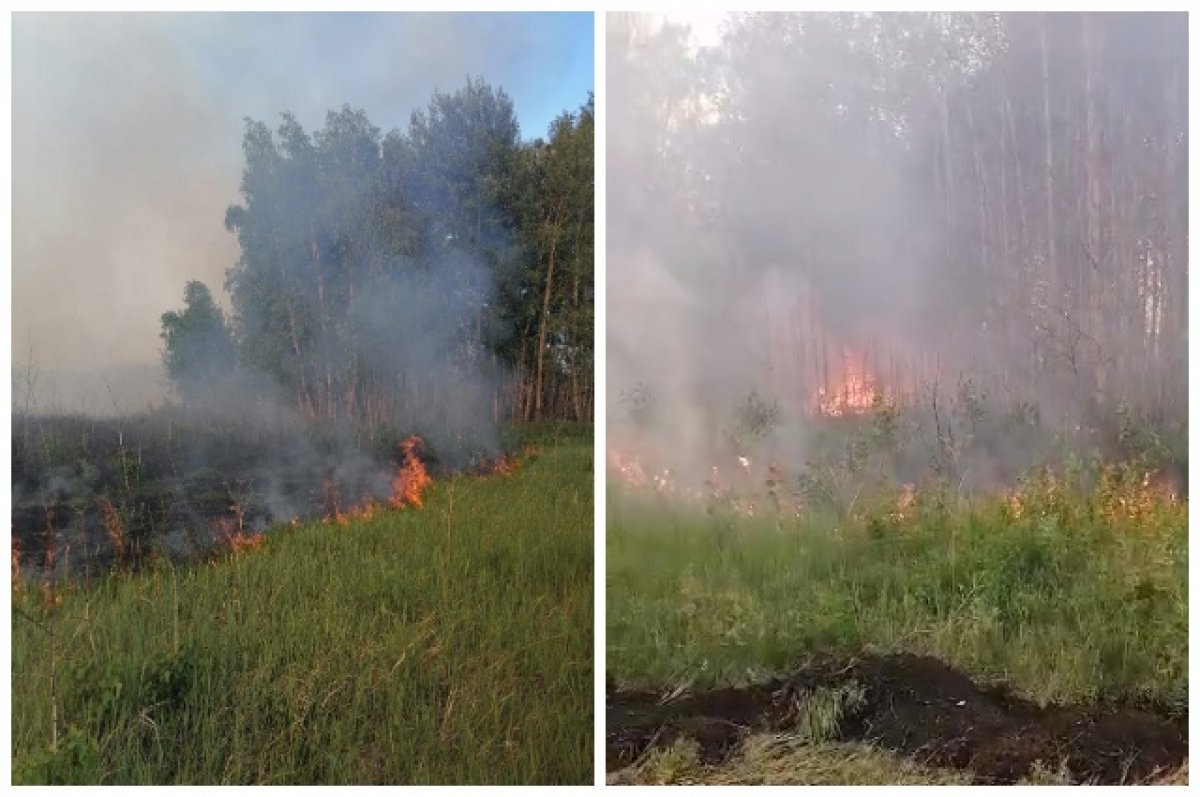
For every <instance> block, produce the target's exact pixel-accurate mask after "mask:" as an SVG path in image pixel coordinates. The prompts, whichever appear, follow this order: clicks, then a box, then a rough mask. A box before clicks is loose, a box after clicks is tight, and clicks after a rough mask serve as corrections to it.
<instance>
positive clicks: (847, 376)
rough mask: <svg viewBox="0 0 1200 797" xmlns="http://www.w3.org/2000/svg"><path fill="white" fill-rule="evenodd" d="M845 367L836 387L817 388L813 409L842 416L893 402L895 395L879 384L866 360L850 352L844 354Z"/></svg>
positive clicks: (830, 414) (824, 386) (829, 414)
mask: <svg viewBox="0 0 1200 797" xmlns="http://www.w3.org/2000/svg"><path fill="white" fill-rule="evenodd" d="M844 362H845V368H844V370H843V373H842V374H841V377H840V379H836V380H834V381H833V384H830V385H822V386H821V387H819V388H817V392H816V394H815V395H814V396H813V408H814V409H815V410H816V412H818V413H820V414H821V415H828V416H831V417H839V416H842V415H857V414H859V413H863V412H868V411H870V410H871V409H872V408H873V407H874V406H875V405H876V403H877V402H884V403H891V402H893V401H894V400H895V396H894V395H893V394H892V392H891V391H890V390H888V389H887V388H885V387H882V386H880V385H879V383H878V382H877V380H875V379H874V378H872V376H871V375H870V374H869V373H868V371H867V368H866V367H865V363H864V358H863V357H860V356H855V355H854V354H853V353H852V352H851V351H850V350H849V349H847V350H846V351H845V355H844Z"/></svg>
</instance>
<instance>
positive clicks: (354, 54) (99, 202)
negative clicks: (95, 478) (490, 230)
mask: <svg viewBox="0 0 1200 797" xmlns="http://www.w3.org/2000/svg"><path fill="white" fill-rule="evenodd" d="M592 42H593V34H592V16H591V15H590V14H490V15H482V14H444V15H439V14H278V15H272V14H161V15H148V14H107V15H82V14H66V15H64V14H59V15H40V14H20V15H17V16H16V17H14V20H13V305H14V318H13V350H14V361H15V363H17V364H20V363H23V362H25V361H26V360H29V359H32V360H33V362H34V363H35V364H36V365H37V366H38V367H40V368H43V369H85V368H94V367H100V366H109V365H118V364H130V363H145V364H148V365H149V364H154V363H156V362H157V360H158V356H159V347H160V340H159V337H158V332H159V315H160V314H161V312H162V310H163V308H164V307H169V306H172V305H173V304H174V303H176V302H177V301H178V295H179V291H180V286H181V285H182V284H184V282H185V281H186V280H188V279H192V278H195V279H200V280H202V281H205V282H206V283H208V284H209V285H212V286H213V287H214V288H216V289H217V290H216V291H214V293H215V294H216V295H217V298H218V300H219V301H221V302H227V299H225V298H224V296H222V295H221V294H222V292H221V291H220V290H219V287H220V286H221V285H222V283H223V281H224V276H225V271H226V269H228V268H229V267H230V266H231V265H233V263H234V262H235V261H236V260H237V257H238V247H237V241H236V239H235V237H234V236H233V235H231V234H230V233H229V232H228V231H227V230H226V229H225V227H224V218H225V208H226V207H227V206H228V205H229V204H230V203H231V202H235V201H236V200H237V197H238V194H237V188H238V179H239V176H240V174H241V169H242V165H243V156H242V149H241V146H242V133H243V130H244V119H245V118H246V117H250V118H252V119H256V120H260V121H263V122H265V123H266V124H267V125H268V126H269V127H272V128H274V127H277V126H278V124H279V121H280V116H279V114H280V113H281V112H283V111H290V112H292V113H294V114H295V116H296V118H297V120H298V121H299V122H300V123H301V124H303V125H305V126H306V127H315V126H318V125H319V124H320V123H321V122H322V121H323V120H324V118H325V114H326V113H327V112H328V111H331V110H337V109H339V108H340V107H341V106H342V105H343V104H344V103H348V104H349V105H350V106H352V107H354V108H361V109H363V110H365V111H366V112H367V113H368V114H369V115H370V117H371V119H372V120H373V121H374V122H375V123H376V124H377V125H379V126H380V127H381V128H382V129H383V130H384V131H385V132H386V131H387V130H390V129H392V128H404V127H406V126H407V123H408V119H409V116H410V114H411V112H412V111H413V110H415V109H418V108H421V107H423V106H424V105H425V104H426V103H427V102H428V101H429V98H430V96H431V94H432V93H433V92H434V91H435V90H441V91H454V90H457V89H458V88H460V87H461V86H463V85H465V83H466V80H467V77H468V76H469V75H474V76H478V77H482V78H484V79H486V80H487V81H489V82H490V83H491V84H493V85H496V86H499V87H502V88H503V89H504V90H505V91H506V92H507V93H508V94H509V95H510V96H511V97H512V99H513V102H514V106H515V110H516V114H517V119H518V121H519V123H520V126H521V138H522V139H524V140H530V139H533V138H544V137H546V136H547V130H548V128H549V126H550V123H551V121H552V120H553V119H554V118H555V117H556V116H557V115H559V114H560V113H562V112H563V111H565V110H567V111H574V110H575V109H577V108H578V106H579V105H580V103H581V102H583V101H584V100H585V99H586V96H587V92H588V91H589V90H590V89H591V88H592V85H593V83H592V80H593V75H592V72H593V48H592Z"/></svg>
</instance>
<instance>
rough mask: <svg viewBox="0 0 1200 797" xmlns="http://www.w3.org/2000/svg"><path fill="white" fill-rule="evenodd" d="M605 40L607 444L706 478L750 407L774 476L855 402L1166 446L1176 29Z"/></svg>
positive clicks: (816, 27)
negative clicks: (822, 419)
mask: <svg viewBox="0 0 1200 797" xmlns="http://www.w3.org/2000/svg"><path fill="white" fill-rule="evenodd" d="M607 36H608V41H607V70H608V76H607V92H608V98H607V99H608V104H607V109H608V116H607V120H608V125H607V143H606V147H607V174H606V175H605V177H606V180H607V184H608V208H607V216H606V236H607V241H608V245H607V257H608V262H607V264H606V269H607V274H608V291H607V306H608V314H607V332H606V334H607V340H608V348H607V357H608V362H607V366H608V371H607V374H608V380H607V386H608V396H607V400H608V415H609V419H610V423H609V427H608V429H609V436H610V442H612V443H613V444H614V445H615V446H617V447H618V448H620V447H628V448H630V449H634V450H635V451H639V452H641V454H642V455H643V457H644V458H645V459H647V460H650V461H651V462H654V461H656V460H657V461H658V462H659V463H661V464H677V465H680V467H683V465H684V463H687V464H691V465H696V463H699V466H698V467H699V470H700V472H701V473H705V472H707V465H708V464H710V463H713V462H715V461H717V460H718V459H720V457H721V456H722V454H724V455H729V454H730V453H731V452H729V451H721V450H720V449H722V448H728V447H730V446H729V445H728V443H729V439H730V438H732V437H736V436H737V431H736V430H737V427H739V426H745V425H746V424H745V423H744V422H743V420H739V416H745V415H746V414H747V410H749V411H750V413H749V414H750V415H753V414H754V413H755V408H756V407H758V406H759V403H761V404H762V405H765V406H766V407H767V408H770V407H772V406H773V407H774V409H775V410H776V411H777V419H778V423H777V424H776V428H777V430H778V433H777V435H776V436H777V437H778V438H781V439H780V440H778V441H777V442H779V444H780V446H782V447H783V448H785V449H786V451H780V450H776V451H770V452H764V455H770V456H780V457H784V458H786V459H788V460H789V461H790V462H792V463H794V464H802V463H803V462H804V461H805V457H806V456H807V455H808V453H809V446H807V444H806V442H805V438H806V436H808V434H809V431H810V429H811V428H812V427H813V426H814V424H812V423H811V421H812V420H813V418H812V416H813V415H814V414H816V413H817V408H818V406H819V396H821V395H830V394H833V393H834V392H836V391H846V390H848V389H849V388H851V387H854V386H856V385H860V384H862V382H863V381H864V380H869V381H870V382H871V383H872V384H873V385H875V386H876V387H878V388H879V389H880V392H881V393H883V394H884V395H887V396H895V395H898V394H904V395H903V398H902V401H901V403H902V404H903V405H904V406H906V407H909V408H915V407H918V406H921V407H926V408H928V407H931V406H932V407H933V408H934V411H935V413H936V408H937V402H936V401H933V400H932V397H934V396H939V398H938V400H940V401H941V402H942V404H941V407H942V410H943V414H944V412H945V408H946V407H947V406H948V405H949V403H950V402H951V401H954V400H957V399H960V398H962V399H964V403H965V404H971V403H972V402H974V403H981V402H983V400H984V398H986V400H987V402H989V403H988V404H987V407H988V410H987V411H988V413H990V414H991V415H992V416H994V417H997V418H999V417H1006V416H1005V414H1006V413H1017V412H1018V411H1023V409H1025V408H1028V409H1030V410H1031V413H1032V414H1033V415H1036V416H1037V417H1039V418H1040V419H1041V422H1042V423H1044V424H1045V425H1046V426H1045V427H1044V428H1047V429H1050V428H1052V429H1054V430H1056V431H1062V432H1063V433H1064V434H1071V433H1075V432H1079V431H1081V430H1083V431H1084V432H1085V433H1087V435H1089V436H1090V438H1089V439H1090V441H1100V442H1099V443H1097V444H1098V445H1101V444H1103V443H1105V442H1107V441H1109V440H1110V438H1111V439H1113V440H1116V439H1117V438H1120V441H1121V442H1122V443H1124V442H1125V441H1126V440H1127V439H1128V437H1129V429H1130V428H1132V426H1135V425H1137V424H1143V421H1144V424H1143V428H1145V429H1149V430H1153V434H1154V435H1156V436H1157V437H1159V438H1163V439H1168V438H1171V439H1173V438H1176V437H1177V436H1178V435H1177V434H1176V432H1175V431H1174V430H1177V429H1178V428H1179V426H1180V425H1181V424H1182V425H1184V426H1186V416H1187V412H1186V410H1187V407H1186V400H1187V386H1186V368H1187V340H1186V319H1187V178H1186V175H1187V164H1186V161H1187V33H1186V19H1185V18H1184V17H1183V16H1182V15H1171V14H1154V13H1142V14H1124V15H1107V14H1041V13H1024V14H982V13H979V14H976V13H929V14H926V13H885V14H817V13H805V14H773V13H762V14H741V13H737V14H729V15H720V14H715V13H712V12H704V13H697V14H686V13H685V14H674V15H662V14H624V13H614V14H609V15H608V19H607ZM939 394H940V395H939ZM869 404H870V402H869V400H868V401H867V405H868V407H869ZM821 412H822V413H824V412H826V411H825V410H821ZM1133 415H1138V416H1139V418H1140V417H1141V416H1145V417H1144V418H1142V419H1141V420H1139V421H1138V422H1137V424H1134V423H1131V422H1129V419H1130V418H1131V417H1132V416H1133ZM944 421H945V418H944V417H943V418H941V419H940V420H939V419H938V418H936V417H935V418H932V419H931V423H930V426H931V428H932V426H933V425H935V424H937V423H943V422H944ZM1118 427H1119V428H1118ZM739 445H744V444H736V445H734V447H738V446H739ZM738 453H741V452H738ZM747 453H751V452H747ZM1019 458H1020V457H1019V456H1014V457H1013V458H1012V459H1019ZM664 460H665V462H664Z"/></svg>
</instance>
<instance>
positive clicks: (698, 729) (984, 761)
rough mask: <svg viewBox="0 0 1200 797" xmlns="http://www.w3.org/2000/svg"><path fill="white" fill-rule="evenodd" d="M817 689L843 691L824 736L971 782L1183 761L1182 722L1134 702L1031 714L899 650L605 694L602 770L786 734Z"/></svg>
mask: <svg viewBox="0 0 1200 797" xmlns="http://www.w3.org/2000/svg"><path fill="white" fill-rule="evenodd" d="M822 694H824V695H825V696H826V698H827V697H828V696H829V695H831V694H838V695H841V696H842V699H840V703H839V706H838V710H837V712H836V713H834V714H832V715H830V717H831V722H832V724H833V727H831V728H828V729H826V730H827V734H828V737H827V738H828V739H829V740H831V741H833V740H839V741H863V742H868V743H870V744H873V745H876V746H878V747H881V748H885V749H888V750H892V751H895V752H897V753H900V754H903V755H906V756H909V757H911V758H913V759H914V760H916V761H917V762H919V763H922V764H925V765H928V766H933V767H953V768H956V769H964V770H968V771H970V772H971V773H972V774H973V775H974V777H975V779H976V781H977V782H979V783H1013V782H1015V781H1017V780H1019V779H1020V778H1022V777H1024V776H1026V775H1029V774H1030V773H1031V772H1032V771H1033V770H1034V768H1035V765H1038V764H1039V763H1040V765H1042V766H1044V767H1048V768H1050V769H1052V770H1057V769H1058V768H1059V767H1060V766H1062V767H1064V768H1065V770H1066V771H1067V772H1069V774H1070V776H1071V778H1072V779H1073V780H1076V781H1079V782H1096V783H1131V782H1139V781H1143V780H1146V779H1147V778H1150V777H1152V776H1153V775H1155V774H1156V773H1159V772H1161V771H1162V770H1165V769H1171V768H1175V767H1178V766H1179V765H1180V764H1182V763H1183V761H1184V760H1185V759H1186V758H1187V717H1186V716H1168V715H1167V714H1166V713H1165V712H1162V711H1156V710H1153V709H1151V708H1145V707H1132V706H1051V707H1048V708H1041V707H1039V706H1037V705H1035V704H1033V703H1030V702H1028V701H1026V700H1022V699H1021V698H1019V697H1017V696H1015V695H1012V694H1011V693H1010V692H1008V691H1007V690H1006V689H1004V688H1003V687H1002V686H988V685H980V684H977V683H975V682H974V681H972V680H971V679H970V678H969V677H968V676H967V675H965V674H963V673H961V672H958V671H956V670H954V669H952V668H950V667H948V666H946V664H944V663H943V662H941V661H938V660H937V659H934V658H930V657H927V656H914V655H910V654H897V655H888V656H864V657H860V658H857V659H854V660H851V661H845V660H842V661H828V662H823V663H820V664H817V665H814V666H812V667H810V668H807V669H805V670H802V671H800V672H797V673H795V674H793V675H791V676H789V677H786V678H780V679H777V680H775V681H771V682H767V683H763V684H756V685H752V686H748V687H745V688H736V689H735V688H724V689H713V690H709V691H703V692H694V693H686V694H682V695H677V696H671V697H667V698H664V696H663V695H660V694H658V693H654V692H645V691H613V690H611V689H610V690H609V694H608V712H607V720H608V724H607V728H608V730H607V748H608V769H609V770H610V771H612V770H614V769H619V768H621V767H623V766H626V765H628V764H630V763H632V762H633V761H635V760H636V759H637V758H638V757H639V756H641V755H642V753H644V752H645V751H646V750H647V749H648V748H650V747H654V746H661V745H668V744H670V743H671V742H673V741H674V740H675V739H678V738H680V737H687V738H690V739H694V740H695V741H696V743H697V744H698V745H699V748H700V755H701V759H702V760H703V761H704V762H705V763H718V762H720V761H722V760H724V759H725V758H726V757H727V756H729V755H730V754H731V753H733V752H734V751H735V749H736V748H737V746H738V745H739V744H740V742H741V741H742V739H743V738H745V736H746V735H747V734H748V733H750V732H752V731H794V730H796V729H797V727H798V725H799V724H800V723H801V722H802V721H803V718H804V717H805V716H806V715H809V714H811V712H812V710H813V703H814V701H815V700H817V699H819V698H818V696H819V695H822ZM847 695H850V696H851V697H849V698H847V697H845V696H847ZM826 714H827V715H828V714H829V712H828V711H827V712H826Z"/></svg>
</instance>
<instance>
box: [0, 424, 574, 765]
mask: <svg viewBox="0 0 1200 797" xmlns="http://www.w3.org/2000/svg"><path fill="white" fill-rule="evenodd" d="M592 514H593V513H592V448H591V444H590V437H589V439H588V440H586V441H585V440H584V439H582V437H581V436H580V435H578V434H576V435H572V434H559V433H557V432H556V433H555V435H554V436H553V438H552V439H549V438H548V439H547V440H546V441H545V443H544V453H543V454H542V455H541V456H539V457H537V458H535V459H533V460H532V461H531V462H529V463H527V464H526V466H525V467H524V468H523V469H521V470H520V471H518V472H517V473H516V474H515V475H513V476H511V477H491V478H474V477H470V478H467V477H464V478H459V479H456V480H453V481H444V482H441V483H438V484H437V485H435V486H434V487H433V488H432V490H431V492H430V493H429V495H428V498H427V501H426V504H425V508H424V509H420V510H406V511H403V512H384V513H381V514H378V515H376V516H375V517H374V518H373V519H372V520H370V521H359V522H352V523H351V524H350V525H349V526H347V527H345V528H339V527H336V526H328V525H307V526H302V527H299V528H295V529H284V530H279V531H276V532H274V533H272V534H271V535H270V536H269V537H268V539H267V543H266V547H265V549H264V550H263V551H262V552H259V553H253V554H247V555H243V556H240V557H238V558H236V559H233V560H228V561H222V562H219V563H217V564H215V565H197V566H192V567H169V566H166V565H162V566H159V567H156V568H154V569H151V570H150V571H147V572H143V573H140V574H138V575H135V576H129V575H113V576H111V577H109V578H107V579H104V580H103V581H101V582H100V583H98V584H96V585H94V586H91V587H88V588H86V589H83V588H80V589H74V590H68V591H66V593H65V594H64V595H63V600H62V603H61V605H59V606H57V607H56V608H55V609H53V610H52V611H48V610H46V609H45V608H44V606H43V602H42V601H41V598H40V595H39V593H38V592H37V591H36V590H30V589H28V588H26V589H25V590H24V592H23V593H22V594H16V593H14V596H13V602H14V607H15V609H16V610H17V611H15V612H14V615H13V620H12V650H13V662H12V665H13V668H12V739H13V741H12V745H13V747H12V755H13V778H14V781H16V782H37V783H47V782H76V783H159V784H175V783H201V784H208V783H218V784H277V783H292V784H306V783H322V784H328V783H334V784H343V783H346V784H350V783H354V784H357V783H590V782H591V780H592V775H591V772H592V735H593V734H592V705H593V704H592V583H593V579H592V539H593V537H592ZM55 714H56V718H55ZM55 727H57V731H55ZM55 736H57V739H55V738H54V737H55Z"/></svg>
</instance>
